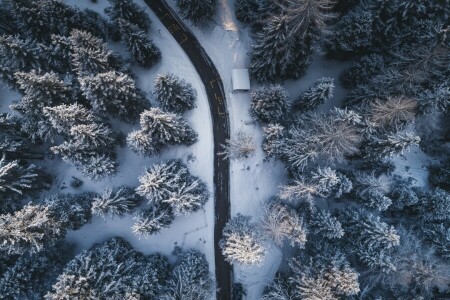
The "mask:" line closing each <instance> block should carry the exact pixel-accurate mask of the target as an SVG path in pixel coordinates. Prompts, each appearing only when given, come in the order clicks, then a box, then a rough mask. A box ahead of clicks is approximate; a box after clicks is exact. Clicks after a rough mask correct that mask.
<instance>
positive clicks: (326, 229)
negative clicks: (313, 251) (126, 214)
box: [309, 209, 344, 239]
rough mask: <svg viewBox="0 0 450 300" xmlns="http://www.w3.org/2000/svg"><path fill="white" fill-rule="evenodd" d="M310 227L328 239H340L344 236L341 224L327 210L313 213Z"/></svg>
mask: <svg viewBox="0 0 450 300" xmlns="http://www.w3.org/2000/svg"><path fill="white" fill-rule="evenodd" d="M309 225H310V226H311V227H312V228H313V232H314V233H315V234H318V235H319V236H323V237H325V238H327V239H340V238H342V237H343V236H344V230H343V229H342V224H341V222H339V220H338V219H337V218H335V217H333V216H331V214H330V213H329V212H327V211H325V210H319V209H318V210H317V211H316V212H315V213H313V214H312V217H311V220H310V222H309Z"/></svg>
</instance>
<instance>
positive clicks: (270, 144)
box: [262, 124, 284, 157]
mask: <svg viewBox="0 0 450 300" xmlns="http://www.w3.org/2000/svg"><path fill="white" fill-rule="evenodd" d="M263 131H264V141H263V146H262V148H263V151H264V153H265V154H266V157H271V156H279V155H280V152H281V150H280V146H281V144H282V140H283V136H284V127H283V126H281V125H280V124H269V125H268V126H267V127H263Z"/></svg>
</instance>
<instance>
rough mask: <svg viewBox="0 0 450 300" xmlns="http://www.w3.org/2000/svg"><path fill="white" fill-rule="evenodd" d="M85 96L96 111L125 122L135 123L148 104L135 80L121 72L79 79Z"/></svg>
mask: <svg viewBox="0 0 450 300" xmlns="http://www.w3.org/2000/svg"><path fill="white" fill-rule="evenodd" d="M79 81H80V85H81V90H82V91H83V94H84V96H85V97H86V98H87V99H88V100H89V101H90V102H91V104H92V106H93V107H94V109H95V110H98V111H99V112H102V113H108V114H110V115H112V116H114V117H117V118H120V119H121V120H124V121H129V122H131V121H134V120H135V119H136V118H137V116H138V115H139V113H140V112H141V111H142V110H143V109H144V108H145V107H146V106H148V104H147V103H146V101H145V98H144V96H143V94H142V92H141V91H140V90H139V88H138V87H137V86H136V83H135V82H134V80H133V79H132V78H131V77H130V76H128V75H126V74H123V73H120V72H115V71H111V72H107V73H99V74H97V75H95V76H88V77H81V78H79Z"/></svg>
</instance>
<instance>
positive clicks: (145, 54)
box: [118, 19, 161, 68]
mask: <svg viewBox="0 0 450 300" xmlns="http://www.w3.org/2000/svg"><path fill="white" fill-rule="evenodd" d="M118 22H119V28H120V34H121V36H122V40H123V41H124V43H125V45H126V46H127V48H128V51H129V52H130V53H131V56H132V57H133V59H134V60H135V61H136V62H137V63H138V64H139V65H140V66H142V67H146V68H149V67H152V66H153V65H155V64H156V62H157V61H158V60H159V59H160V58H161V51H160V50H159V49H158V48H157V47H156V46H155V45H154V44H153V42H152V41H151V40H150V39H149V38H148V37H147V34H146V32H145V31H144V30H141V29H139V27H138V26H136V25H134V24H133V23H131V22H128V21H125V20H124V19H119V21H118Z"/></svg>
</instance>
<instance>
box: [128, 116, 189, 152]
mask: <svg viewBox="0 0 450 300" xmlns="http://www.w3.org/2000/svg"><path fill="white" fill-rule="evenodd" d="M140 125H141V130H139V131H137V132H133V133H131V134H130V135H128V138H127V140H128V144H129V145H130V146H132V147H133V150H135V151H139V150H140V149H144V150H146V151H145V152H144V153H151V152H153V151H151V150H152V149H157V150H160V149H161V148H162V147H164V146H165V145H175V144H187V145H190V144H192V143H194V142H195V141H196V139H197V134H196V133H195V132H194V131H193V130H192V129H191V127H190V126H189V125H188V123H187V122H186V121H185V120H184V119H183V118H182V117H181V116H179V115H177V114H174V113H167V112H164V111H162V110H161V109H159V108H150V109H149V110H145V111H144V112H143V113H141V118H140ZM147 145H148V146H147ZM150 145H153V146H150Z"/></svg>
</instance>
